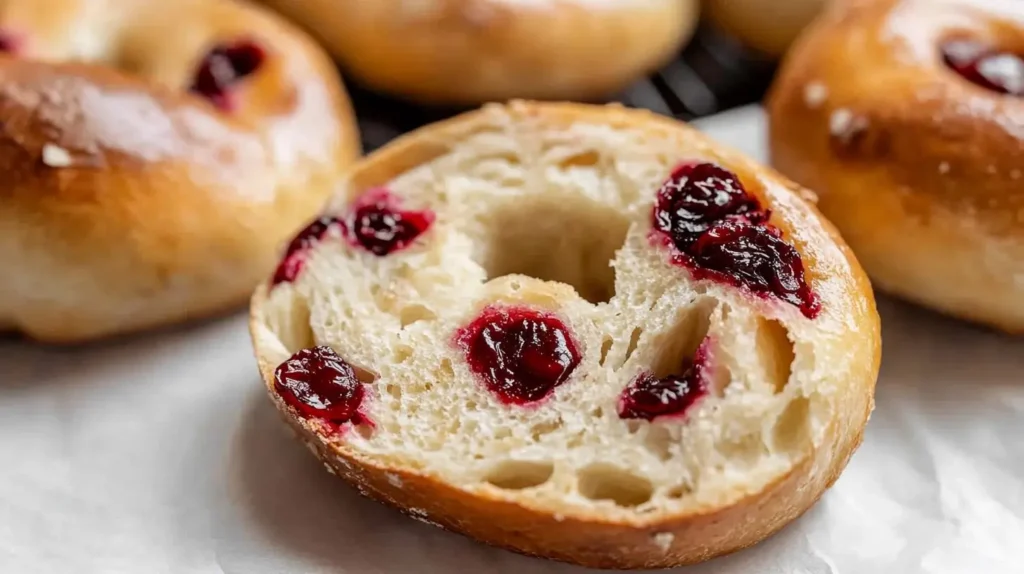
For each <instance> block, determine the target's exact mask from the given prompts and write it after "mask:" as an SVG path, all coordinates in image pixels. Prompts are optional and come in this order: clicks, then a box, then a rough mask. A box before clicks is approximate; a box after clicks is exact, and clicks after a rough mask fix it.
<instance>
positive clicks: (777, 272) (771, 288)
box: [692, 221, 821, 318]
mask: <svg viewBox="0 0 1024 574" xmlns="http://www.w3.org/2000/svg"><path fill="white" fill-rule="evenodd" d="M692 253H693V255H692V257H693V260H694V262H695V263H696V265H697V269H696V271H695V275H697V276H698V277H700V276H702V275H707V276H710V277H712V278H714V279H718V280H719V281H722V282H725V283H730V284H732V285H736V286H741V287H745V288H747V289H749V290H750V291H752V292H754V293H756V294H758V295H774V296H775V297H778V298H779V299H781V300H783V301H785V302H787V303H790V304H792V305H795V306H797V307H798V308H799V309H800V311H801V312H803V314H804V315H805V316H807V317H809V318H813V317H815V316H817V314H818V312H819V311H820V310H821V304H820V302H819V300H818V297H817V296H816V295H815V294H814V293H813V292H811V288H810V287H809V286H808V285H807V280H806V279H805V276H804V263H803V261H802V260H801V259H800V254H799V253H797V250H796V249H794V248H793V246H792V245H789V244H788V243H786V242H785V241H783V240H782V239H781V238H780V237H779V235H778V231H777V230H776V229H775V228H772V227H767V226H764V225H753V224H750V223H747V222H743V221H723V222H721V223H719V224H717V225H715V226H714V227H712V228H711V229H709V230H708V231H707V233H705V234H704V235H701V237H700V239H698V240H697V243H695V244H694V246H693V250H692Z"/></svg>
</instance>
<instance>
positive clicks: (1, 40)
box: [0, 30, 25, 54]
mask: <svg viewBox="0 0 1024 574" xmlns="http://www.w3.org/2000/svg"><path fill="white" fill-rule="evenodd" d="M24 45H25V37H24V36H22V35H21V34H18V33H15V32H11V31H10V30H0V52H4V53H7V54H17V53H18V52H20V51H21V49H22V47H23V46H24Z"/></svg>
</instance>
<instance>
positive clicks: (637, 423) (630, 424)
mask: <svg viewBox="0 0 1024 574" xmlns="http://www.w3.org/2000/svg"><path fill="white" fill-rule="evenodd" d="M645 423H646V421H641V420H638V419H627V420H626V429H627V430H629V434H636V433H638V432H640V429H642V428H644V424H645Z"/></svg>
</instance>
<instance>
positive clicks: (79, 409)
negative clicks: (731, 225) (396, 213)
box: [0, 108, 1024, 574]
mask: <svg viewBox="0 0 1024 574" xmlns="http://www.w3.org/2000/svg"><path fill="white" fill-rule="evenodd" d="M702 127H703V128H704V129H706V130H707V131H709V132H710V133H711V134H712V135H714V136H715V137H717V138H718V139H720V140H722V141H724V142H727V143H729V144H732V145H734V146H736V147H740V148H742V149H744V150H746V151H747V152H749V153H751V154H754V155H756V156H763V155H764V154H763V144H762V139H763V119H762V117H761V113H760V111H759V110H758V109H757V108H747V109H743V110H740V111H738V112H733V113H730V114H728V115H725V116H721V117H718V118H712V119H710V120H706V121H705V122H702ZM4 272H16V270H5V271H4ZM880 306H881V311H882V317H883V323H884V329H883V334H884V343H885V346H884V360H883V364H882V375H881V378H880V380H879V383H878V395H877V404H878V407H877V409H876V411H875V414H874V416H873V418H872V420H871V423H870V425H869V427H868V432H867V435H866V439H865V442H864V445H863V447H861V449H860V450H859V451H858V453H857V454H856V456H854V458H853V461H852V463H851V464H850V466H849V468H848V469H847V471H846V473H845V474H844V475H843V476H842V478H841V479H840V480H839V481H838V482H837V483H836V485H835V487H834V488H833V489H832V490H831V491H829V492H828V493H827V494H826V495H825V497H824V498H823V499H822V501H821V502H820V503H819V504H818V505H817V506H816V507H815V508H813V509H812V510H811V511H810V512H809V513H808V514H807V515H805V516H804V517H803V518H801V519H800V520H798V521H797V522H795V523H794V524H792V525H790V526H789V527H788V528H786V529H785V530H784V531H782V532H781V533H780V534H778V535H777V536H775V537H773V538H772V539H770V540H768V541H766V542H765V543H763V544H761V545H759V546H757V547H755V548H753V549H750V550H747V551H744V552H741V553H738V554H735V555H732V556H729V557H725V558H721V559H718V560H714V561H712V562H709V563H707V564H704V565H702V566H698V567H694V568H689V569H681V570H679V571H678V572H679V574H740V573H743V574H749V573H754V574H783V573H784V574H826V573H843V574H847V573H855V574H860V573H865V574H875V573H889V572H892V573H898V574H915V573H929V574H939V573H970V574H974V573H978V574H992V573H1004V572H1005V573H1018V574H1020V573H1024V340H1017V341H1015V340H1013V339H1010V338H1007V337H1002V336H999V335H996V334H993V333H989V332H986V331H983V330H981V329H976V328H973V327H970V326H966V325H963V324H960V323H957V322H955V321H953V320H950V319H945V318H942V317H938V316H936V315H933V314H931V313H928V312H925V311H922V310H918V309H915V308H912V307H910V306H907V305H904V304H901V303H896V302H893V301H890V300H887V299H885V298H882V299H881V300H880ZM405 572H410V573H413V572H423V573H427V574H432V573H434V572H437V573H445V574H449V573H456V572H467V573H495V574H513V573H515V574H519V573H524V572H529V573H538V574H574V573H581V572H585V570H583V569H580V568H574V567H570V566H565V565H561V564H554V563H550V562H545V561H542V560H536V559H532V558H525V557H522V556H518V555H515V554H512V553H508V552H505V551H501V550H496V549H492V548H488V547H485V546H482V545H478V544H476V543H473V542H471V541H469V540H467V539H464V538H462V537H460V536H458V535H455V534H450V533H447V532H443V531H441V530H438V529H436V528H433V527H431V526H426V525H423V524H419V523H416V522H413V521H411V520H409V519H407V518H405V517H403V516H401V515H400V514H398V513H397V512H395V511H392V510H389V509H387V508H385V507H382V506H380V505H378V504H376V503H374V502H371V501H368V500H364V499H362V498H360V497H359V495H358V494H356V493H355V492H354V491H351V490H349V489H348V488H347V487H345V486H344V485H343V484H342V483H341V481H339V480H337V479H336V478H334V477H332V476H330V475H328V474H327V473H326V472H324V470H323V468H322V467H321V466H320V464H319V463H318V462H317V461H316V460H315V459H314V458H313V457H312V456H310V455H309V453H307V452H306V451H305V449H304V448H302V447H301V446H300V445H299V444H298V443H297V442H296V441H294V440H292V439H291V438H290V437H288V436H287V434H286V433H285V431H284V429H283V426H282V425H281V424H280V423H279V421H278V419H277V415H276V414H275V413H274V412H273V411H272V409H271V407H270V405H269V402H268V401H267V399H266V398H265V396H264V395H263V390H262V387H261V384H260V382H259V379H258V376H257V374H256V369H255V366H254V362H253V360H252V354H251V350H250V346H249V341H248V336H247V334H246V330H245V320H244V317H243V316H241V315H236V316H234V317H230V318H227V319H221V320H217V321H211V322H207V323H205V324H201V325H195V326H192V327H189V328H186V329H178V330H174V331H170V332H164V333H157V334H151V335H146V336H143V337H138V338H134V339H131V340H126V341H121V342H113V343H105V344H102V345H95V346H90V347H87V348H79V349H70V350H56V349H43V348H39V347H35V346H32V345H30V344H27V343H21V342H10V341H7V342H2V343H0V573H3V574H36V573H45V574H58V573H59V574H66V573H75V574H79V573H82V574H85V573H102V574H115V573H131V574H145V573H175V574H179V573H182V574H191V573H224V574H271V573H289V574H291V573H310V574H312V573H318V574H319V573H332V574H333V573H345V574H348V573H352V574H370V573H405Z"/></svg>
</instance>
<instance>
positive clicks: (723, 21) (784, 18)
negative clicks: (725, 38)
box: [703, 0, 827, 57]
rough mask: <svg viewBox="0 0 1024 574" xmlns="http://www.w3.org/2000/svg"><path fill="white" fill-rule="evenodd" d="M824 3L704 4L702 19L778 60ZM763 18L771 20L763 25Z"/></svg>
mask: <svg viewBox="0 0 1024 574" xmlns="http://www.w3.org/2000/svg"><path fill="white" fill-rule="evenodd" d="M826 3H827V0H788V1H786V2H777V1H776V0H704V2H703V10H704V12H703V13H704V16H705V17H707V19H708V21H710V22H711V23H712V24H713V25H715V26H717V27H719V28H721V29H722V30H724V31H726V32H728V33H729V34H731V35H733V36H735V37H736V38H738V39H739V40H740V41H741V42H743V44H745V45H746V46H748V47H751V48H754V49H755V50H758V51H760V52H764V53H765V54H768V55H770V56H775V57H778V56H781V55H783V54H785V53H786V50H787V49H789V46H790V45H791V44H792V43H793V41H794V40H795V39H796V38H797V36H798V35H799V34H800V31H801V30H803V28H804V27H805V26H807V24H808V23H810V22H811V21H812V20H813V19H814V17H815V16H816V15H817V14H818V13H819V12H820V11H821V9H822V7H823V6H824V5H825V4H826ZM766 18H770V19H771V25H767V24H766V23H765V22H766Z"/></svg>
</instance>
